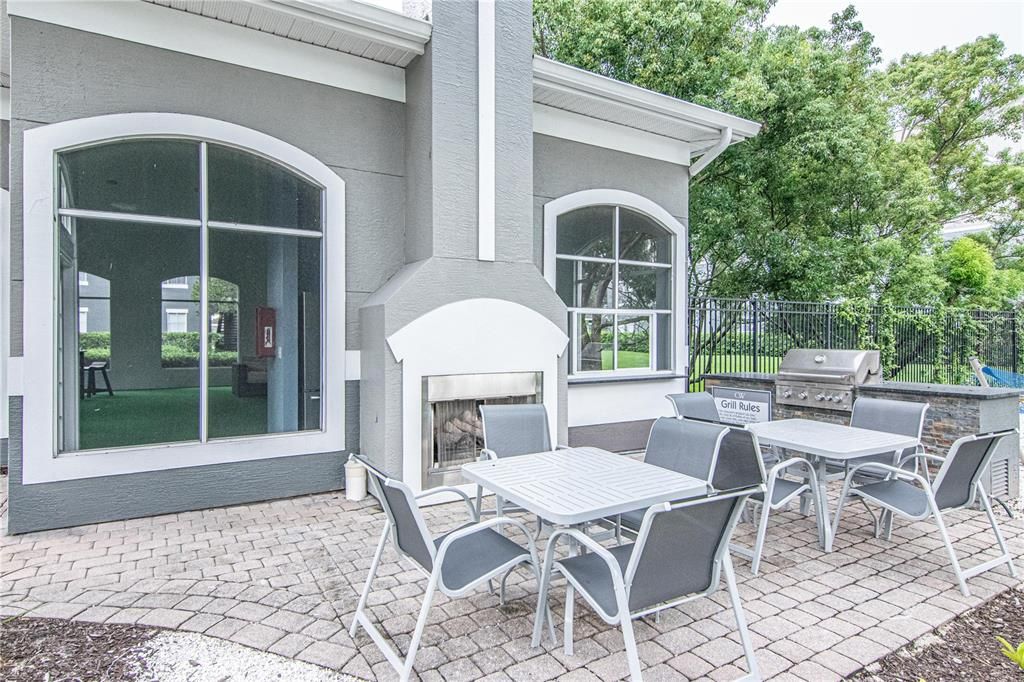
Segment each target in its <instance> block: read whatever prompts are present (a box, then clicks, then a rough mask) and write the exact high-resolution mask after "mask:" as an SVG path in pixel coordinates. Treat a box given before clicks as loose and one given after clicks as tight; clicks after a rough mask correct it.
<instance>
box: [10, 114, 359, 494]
mask: <svg viewBox="0 0 1024 682" xmlns="http://www.w3.org/2000/svg"><path fill="white" fill-rule="evenodd" d="M117 132H120V133H121V134H116V133H117ZM47 158H49V159H50V162H51V165H50V168H51V170H50V178H55V179H56V181H55V182H53V181H52V180H51V182H50V190H49V191H50V192H51V197H52V202H53V205H54V209H55V210H54V217H55V219H56V222H55V223H53V224H52V232H49V235H50V236H49V237H48V236H47V230H46V228H45V226H44V225H43V222H42V221H43V218H44V215H43V214H42V212H41V211H36V212H31V211H27V212H26V228H30V227H31V226H32V224H33V223H35V222H37V223H39V224H38V225H37V226H36V227H37V228H38V227H41V228H42V229H37V230H36V231H35V232H33V233H31V234H32V236H31V237H30V236H29V229H26V257H27V261H28V265H29V267H27V268H26V283H28V282H29V281H37V282H38V283H39V284H40V285H42V286H41V291H40V300H42V296H45V295H46V292H45V290H46V287H45V282H46V280H47V279H49V280H50V281H51V282H53V285H52V286H53V287H54V288H55V291H53V294H54V296H53V299H51V300H56V301H57V306H56V310H53V308H52V307H49V313H47V312H46V308H47V307H48V306H46V307H44V306H40V309H39V310H33V315H37V316H38V318H39V322H40V324H41V325H42V327H43V328H44V329H42V330H40V333H39V339H40V340H42V339H44V338H45V333H46V332H45V327H46V326H47V324H46V323H49V328H50V329H52V330H53V331H52V334H53V336H52V338H54V339H55V340H56V344H55V347H54V346H50V347H51V348H53V351H51V352H55V354H56V359H57V362H56V363H55V364H49V366H50V367H53V368H54V371H53V375H52V377H51V378H49V381H50V382H51V383H52V385H54V387H55V395H56V401H55V405H53V406H52V407H53V408H55V409H51V410H49V411H48V413H49V414H52V415H53V419H54V423H55V429H56V431H55V439H54V443H53V446H52V448H49V449H50V452H49V453H48V455H49V456H50V457H52V455H53V453H62V452H89V453H99V455H103V454H104V453H108V452H109V453H110V454H111V455H116V454H117V451H118V450H119V449H121V448H128V447H130V448H138V447H140V446H147V445H148V446H151V445H155V444H159V445H161V446H164V447H161V448H158V449H157V450H153V451H151V453H150V454H152V455H154V457H151V458H149V461H148V462H147V463H146V465H143V466H140V465H139V464H138V461H139V459H140V458H139V457H138V453H137V452H136V455H135V456H133V457H131V458H128V459H130V460H132V461H133V462H135V463H134V464H132V465H129V466H127V467H126V466H123V465H114V466H111V467H107V466H104V462H107V461H113V460H104V459H103V457H102V456H98V457H97V458H95V459H92V463H93V464H95V465H96V466H95V471H88V472H86V473H85V474H84V475H104V474H106V473H124V472H125V471H126V470H152V469H159V468H171V467H176V466H189V465H191V464H202V463H211V462H218V461H232V460H239V459H252V458H259V457H262V456H275V455H276V456H281V455H288V454H303V453H305V452H322V451H328V450H330V449H341V448H342V447H344V443H343V425H341V424H337V423H334V424H331V421H330V420H328V419H327V418H326V416H325V415H327V414H328V410H332V412H331V413H332V414H337V412H334V411H333V410H336V409H337V408H338V407H340V403H341V400H342V399H341V398H337V399H336V401H335V402H334V403H333V404H332V405H331V406H330V407H328V405H327V402H328V401H327V400H325V399H323V398H324V394H325V393H326V389H327V383H328V382H329V381H330V382H335V381H336V382H337V384H340V383H341V380H339V377H344V367H343V365H342V364H341V362H342V361H341V360H337V361H329V360H328V359H326V357H325V353H324V351H323V349H324V347H325V345H326V344H327V343H328V342H329V340H330V341H333V342H335V343H343V329H344V327H343V325H344V322H343V318H344V312H343V311H344V289H343V287H344V275H343V271H344V250H343V243H344V234H343V226H344V209H343V207H344V203H343V202H344V196H343V193H344V184H343V183H342V181H341V180H340V179H339V178H338V177H337V176H336V175H335V174H334V173H333V172H332V171H331V170H330V169H329V168H327V167H326V166H324V165H323V164H322V163H320V162H318V161H316V160H315V159H313V158H312V157H310V156H309V155H307V154H305V153H304V152H301V151H300V150H298V149H296V148H294V147H291V146H290V145H287V144H285V143H283V142H281V141H279V140H275V139H273V138H270V137H268V136H266V135H263V134H261V133H256V132H255V131H251V130H248V129H245V128H241V127H240V126H235V125H232V124H227V123H224V122H221V121H214V120H211V119H202V118H199V117H193V116H179V115H171V114H127V115H117V116H104V117H98V118H96V119H84V120H81V121H69V122H66V123H60V124H55V125H53V126H46V127H44V128H40V129H36V130H34V131H32V134H30V135H26V167H27V169H28V168H29V164H30V163H33V162H36V163H39V164H40V165H45V159H47ZM41 170H42V169H41ZM26 175H27V180H26V188H25V192H26V205H27V206H30V205H31V204H29V201H32V200H34V199H33V196H34V195H41V194H42V192H43V190H44V183H43V175H42V173H31V172H29V173H27V174H26ZM47 249H48V250H49V251H50V253H51V254H54V255H56V256H57V257H56V258H53V256H51V257H50V260H49V264H50V267H51V268H54V269H55V271H54V272H53V274H52V275H51V276H48V275H46V273H45V270H46V269H47V263H46V261H44V260H43V258H42V256H43V255H44V253H45V250H47ZM328 257H330V258H331V267H330V268H328V267H326V261H327V259H328ZM332 269H336V270H337V271H338V272H340V273H342V274H340V276H339V275H338V273H332V272H331V271H332ZM83 273H102V274H103V277H104V278H105V281H106V282H107V287H106V288H107V300H108V301H109V322H108V327H109V331H108V339H109V347H108V348H107V357H106V358H105V359H104V360H103V361H99V360H93V359H92V356H89V355H88V354H87V353H86V352H84V351H85V350H86V349H84V348H83V347H82V343H83V332H85V333H89V332H86V330H83V329H82V328H81V327H82V317H81V315H80V307H81V306H80V303H81V301H80V299H81V297H82V291H83V288H84V286H83V284H82V281H83V279H86V280H87V279H88V278H89V275H88V274H83ZM26 290H27V288H26ZM30 297H31V294H28V293H27V294H26V302H27V303H28V302H29V298H30ZM328 299H330V300H331V301H332V302H333V303H334V304H335V305H338V306H339V307H340V312H337V311H336V312H334V313H332V315H331V316H325V315H324V310H323V306H322V303H323V302H324V301H326V300H328ZM29 309H31V307H30V305H26V362H27V365H28V366H29V367H33V366H34V364H35V363H31V362H30V361H29V358H28V356H29V355H30V354H33V353H35V352H41V351H36V350H33V351H32V352H29V346H30V342H29V337H30V336H32V335H33V334H34V333H35V332H33V331H31V330H30V325H29V320H28V318H29V317H30V315H29V314H28V310H29ZM47 314H49V315H50V316H51V317H49V319H46V318H45V317H44V316H46V315H47ZM335 317H336V318H340V319H341V321H340V323H339V322H337V321H335V320H333V319H332V318H335ZM42 345H44V346H45V345H46V344H42ZM93 355H95V353H94V354H93ZM342 355H343V354H342ZM51 357H52V356H51ZM47 364H48V363H45V362H43V363H39V365H40V367H41V369H40V375H42V374H44V373H45V367H46V365H47ZM40 378H42V377H40ZM39 393H40V394H43V392H42V391H40V392H39ZM343 393H344V391H343V390H341V389H340V385H338V386H337V392H336V394H343ZM30 397H32V398H33V399H37V398H36V397H35V396H32V394H27V395H26V401H28V399H29V398H30ZM28 413H29V410H28V405H26V415H28ZM341 413H342V414H343V411H342V412H341ZM28 418H29V417H28V416H26V419H28ZM269 434H295V435H296V436H297V437H298V436H300V434H307V435H306V436H302V437H300V438H299V439H293V440H291V441H289V440H287V439H285V440H281V439H280V437H278V439H277V440H276V441H275V442H274V445H270V446H260V445H252V444H250V445H247V446H245V447H242V448H240V447H239V446H237V445H235V446H234V447H231V441H233V440H235V439H237V438H238V437H254V436H262V435H269ZM328 434H329V435H330V437H326V436H328ZM339 436H341V438H340V439H339ZM41 443H42V441H41V440H40V444H41ZM218 443H220V445H217V444H218ZM300 443H302V444H305V445H300ZM28 445H29V444H26V451H27V450H28ZM169 445H175V449H174V450H172V451H168V450H166V446H169ZM161 453H162V456H163V457H164V458H165V459H168V460H171V461H154V460H155V457H158V456H160V455H161ZM27 454H29V453H27ZM120 457H121V458H122V459H124V458H125V456H124V455H123V454H122V455H120ZM44 468H45V467H44ZM67 468H68V469H69V470H70V469H72V468H75V469H81V468H82V467H80V466H79V467H71V466H70V465H69V466H68V467H67ZM111 469H112V470H111ZM51 473H52V472H51ZM63 477H64V476H60V475H58V476H56V478H63ZM68 477H77V476H73V475H69V476H68ZM42 479H43V480H54V478H53V477H48V476H45V475H44V476H42Z"/></svg>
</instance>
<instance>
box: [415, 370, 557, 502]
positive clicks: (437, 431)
mask: <svg viewBox="0 0 1024 682" xmlns="http://www.w3.org/2000/svg"><path fill="white" fill-rule="evenodd" d="M542 386H543V373H542V372H502V373H497V374H446V375H439V376H428V377H424V378H423V431H422V434H423V470H422V475H423V489H424V490H425V489H427V488H434V487H437V486H441V485H458V484H461V483H465V481H464V480H463V479H462V475H461V474H460V473H459V468H460V467H461V466H462V465H463V464H465V463H467V462H473V461H475V460H476V459H477V458H478V457H479V456H480V449H481V448H482V447H483V442H484V438H483V436H484V434H483V423H482V421H481V419H480V409H479V408H480V406H481V405H503V404H504V405H508V404H517V403H520V404H522V403H540V402H542V401H543V392H542Z"/></svg>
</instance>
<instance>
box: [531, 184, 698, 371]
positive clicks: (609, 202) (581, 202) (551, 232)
mask: <svg viewBox="0 0 1024 682" xmlns="http://www.w3.org/2000/svg"><path fill="white" fill-rule="evenodd" d="M587 206H621V207H623V208H628V209H631V210H634V211H637V212H639V213H642V214H644V215H646V216H647V217H649V218H651V219H652V220H654V221H656V222H658V223H659V224H660V225H661V226H662V227H664V228H665V229H666V230H668V231H669V232H671V233H672V235H673V239H672V243H673V254H672V277H673V288H672V293H673V298H672V323H673V335H672V338H673V353H672V367H673V369H672V370H670V371H662V372H655V371H642V372H635V371H633V372H619V373H616V374H615V375H613V376H622V375H636V374H642V375H662V374H664V375H670V376H671V375H679V374H682V373H683V372H684V371H685V365H686V362H687V357H688V346H687V343H688V338H687V333H688V330H687V320H686V318H687V310H686V306H687V282H688V279H687V278H688V272H687V253H686V245H687V239H688V235H687V232H686V226H685V225H684V224H683V223H681V222H680V221H679V220H677V219H676V218H675V216H673V215H672V214H671V213H669V212H668V211H667V210H665V209H664V208H663V207H662V206H660V205H659V204H657V203H655V202H654V201H651V200H650V199H648V198H647V197H645V196H642V195H640V194H636V193H634V192H627V191H625V190H619V189H587V190H582V191H580V192H573V193H572V194H566V195H564V196H561V197H559V198H557V199H553V200H551V201H549V202H548V203H546V204H544V278H545V279H546V280H547V281H548V284H549V285H551V288H553V289H554V288H555V271H556V267H555V263H556V253H555V246H556V243H557V232H558V217H559V216H561V215H564V214H566V213H569V212H571V211H575V210H576V209H578V208H585V207H587ZM571 342H572V343H573V344H575V343H576V339H572V341H571ZM573 352H575V349H573Z"/></svg>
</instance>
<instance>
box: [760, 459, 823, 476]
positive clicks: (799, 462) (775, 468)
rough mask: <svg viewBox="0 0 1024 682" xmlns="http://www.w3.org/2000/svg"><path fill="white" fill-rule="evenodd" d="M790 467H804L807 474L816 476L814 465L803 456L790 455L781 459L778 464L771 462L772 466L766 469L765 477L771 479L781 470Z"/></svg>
mask: <svg viewBox="0 0 1024 682" xmlns="http://www.w3.org/2000/svg"><path fill="white" fill-rule="evenodd" d="M792 467H796V468H800V469H804V470H806V471H807V474H808V475H809V476H816V475H817V474H816V472H815V471H814V465H813V464H811V463H810V462H809V461H808V460H806V459H804V458H803V457H790V458H789V459H786V460H783V461H781V462H779V463H778V464H773V465H772V468H771V469H769V470H768V474H767V478H769V479H771V478H774V477H776V476H778V475H779V473H781V472H782V471H785V470H786V469H790V468H792Z"/></svg>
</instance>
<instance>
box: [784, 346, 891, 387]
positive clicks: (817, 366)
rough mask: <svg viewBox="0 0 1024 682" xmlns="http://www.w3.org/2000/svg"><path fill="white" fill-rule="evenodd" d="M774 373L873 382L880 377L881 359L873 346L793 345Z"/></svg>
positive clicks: (802, 378) (803, 378)
mask: <svg viewBox="0 0 1024 682" xmlns="http://www.w3.org/2000/svg"><path fill="white" fill-rule="evenodd" d="M778 377H779V378H780V379H785V380H788V381H816V382H822V383H833V384H848V385H860V384H873V383H877V382H878V381H881V378H882V373H881V362H880V358H879V353H878V351H877V350H827V349H823V348H794V349H793V350H791V351H788V352H787V353H786V356H785V357H784V358H783V359H782V363H781V364H780V365H779V371H778Z"/></svg>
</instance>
